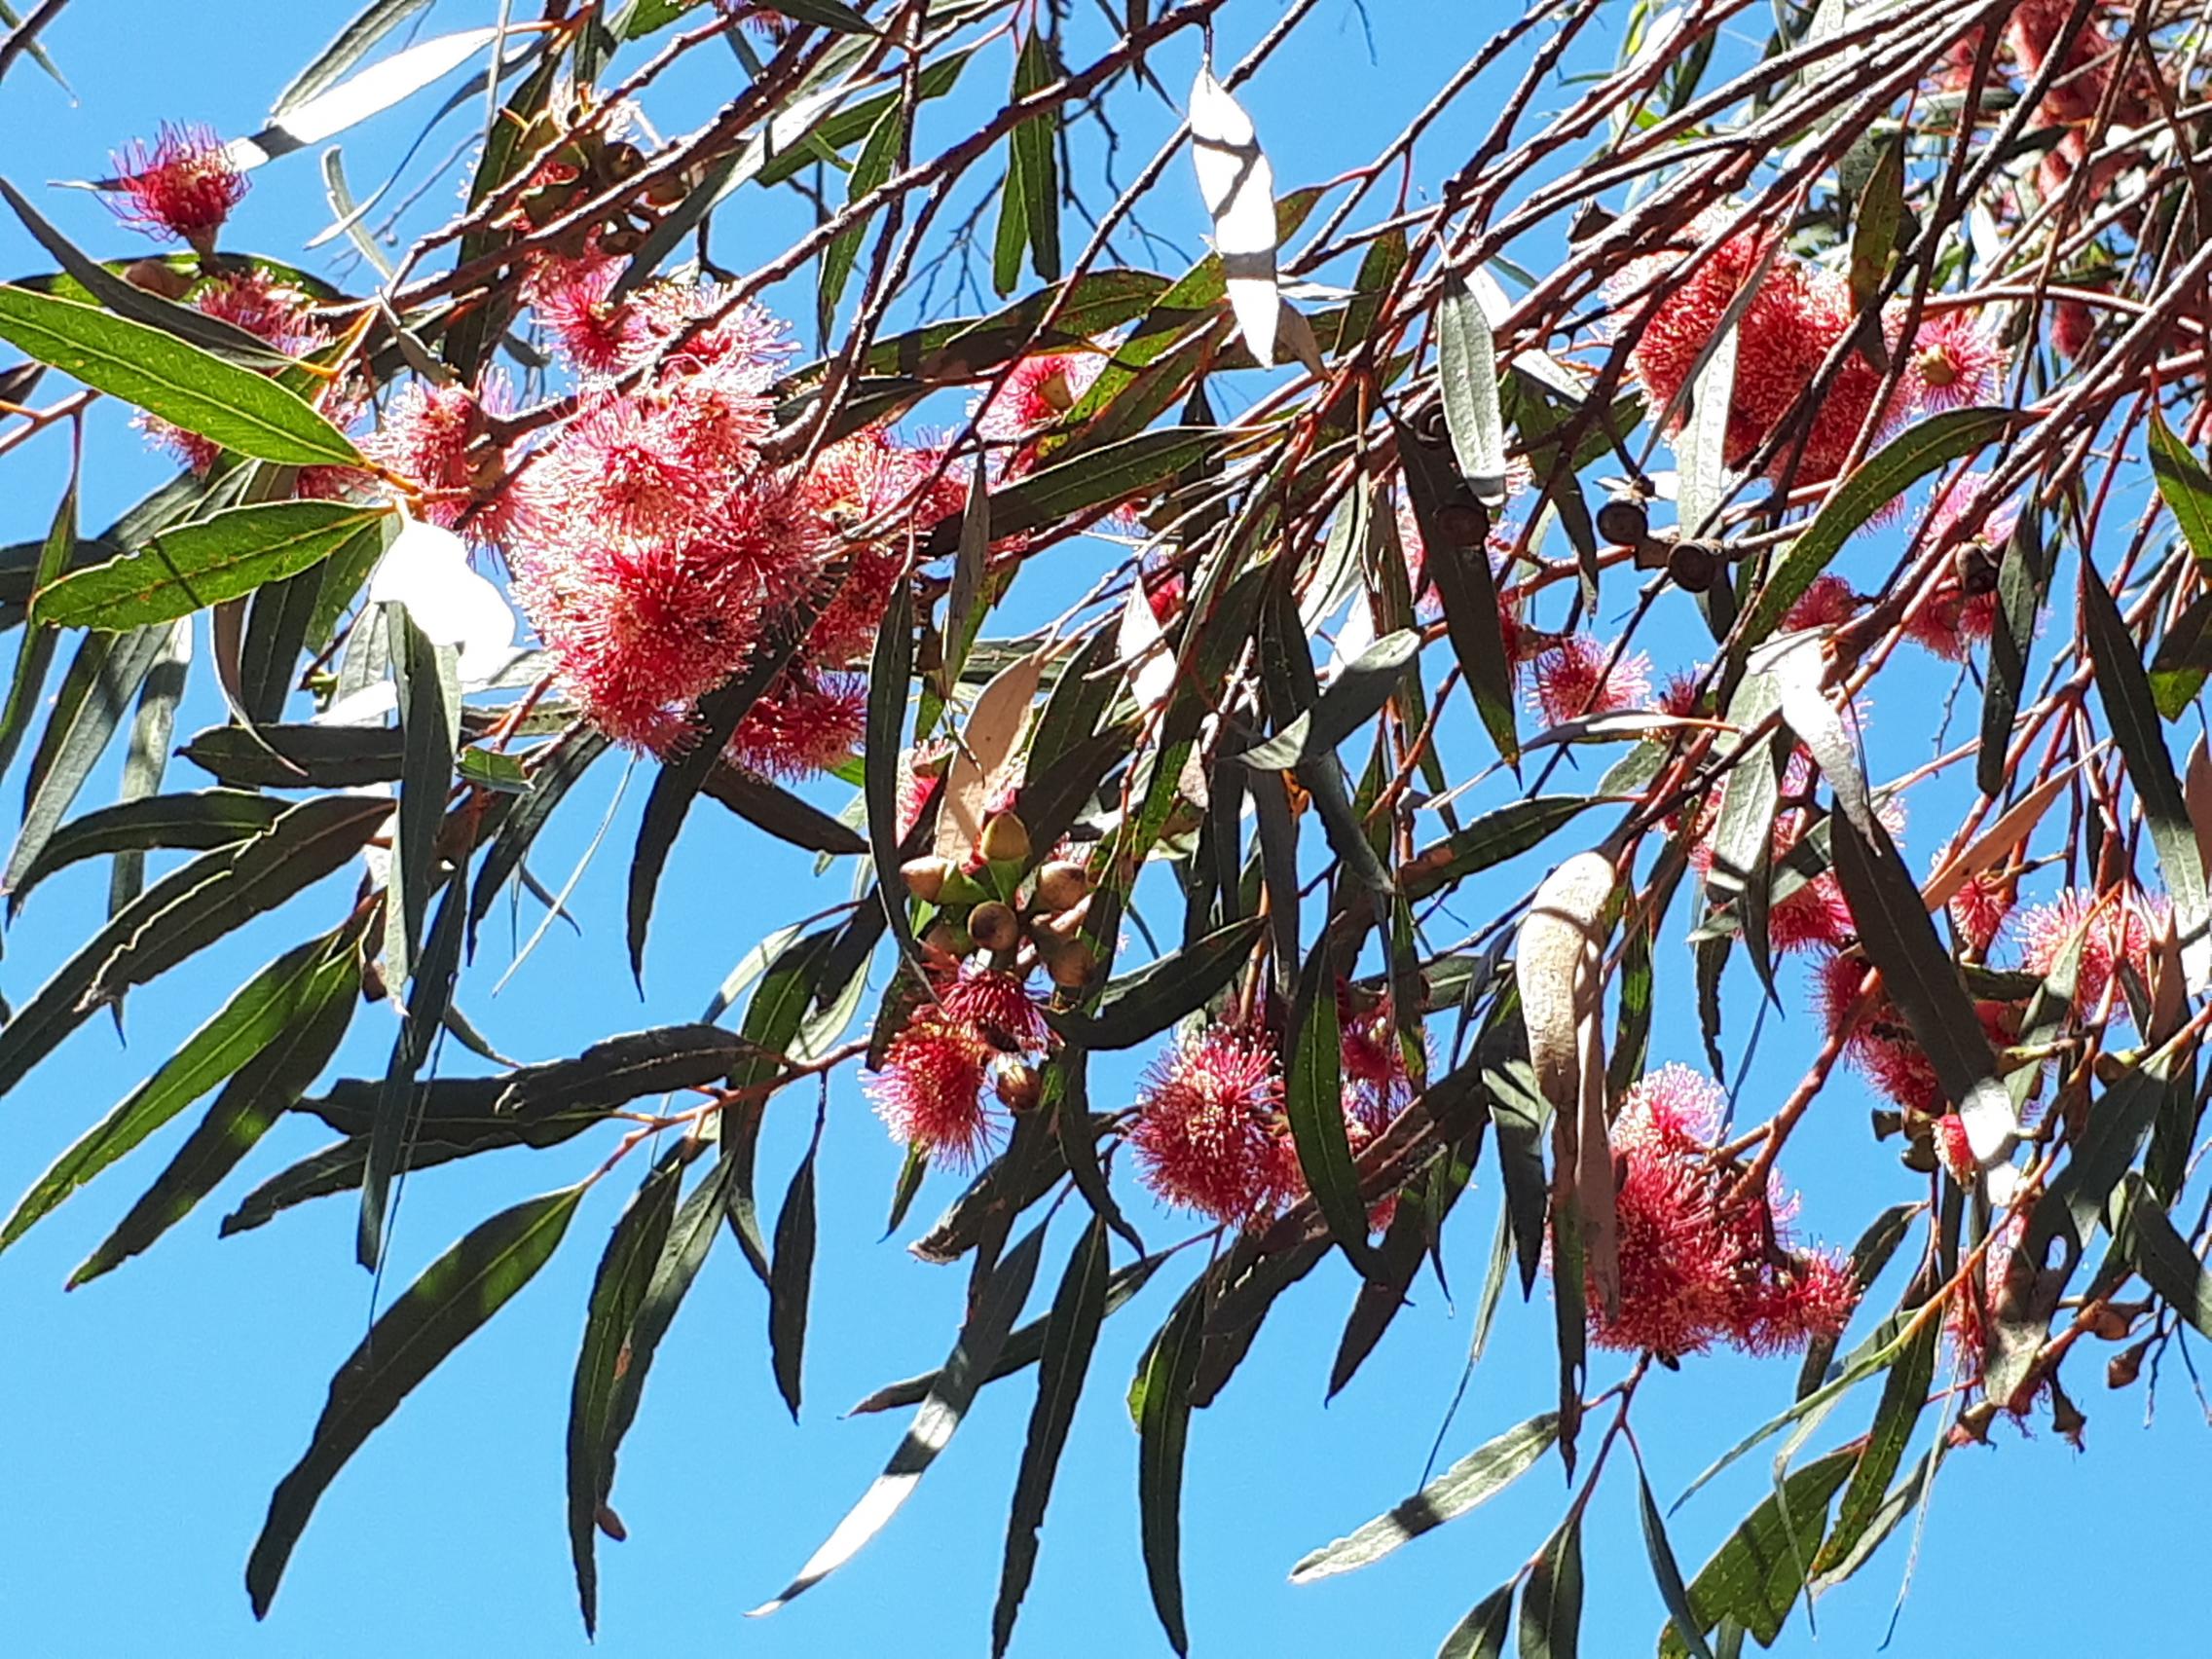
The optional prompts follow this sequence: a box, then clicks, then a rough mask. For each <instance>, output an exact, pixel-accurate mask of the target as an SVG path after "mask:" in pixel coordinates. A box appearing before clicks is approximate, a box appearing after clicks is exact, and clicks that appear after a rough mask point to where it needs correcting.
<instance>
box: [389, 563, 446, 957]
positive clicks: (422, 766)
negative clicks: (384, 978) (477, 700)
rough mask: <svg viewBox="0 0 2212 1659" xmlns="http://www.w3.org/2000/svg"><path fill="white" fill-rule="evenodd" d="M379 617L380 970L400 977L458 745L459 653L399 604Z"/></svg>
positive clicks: (427, 885)
mask: <svg viewBox="0 0 2212 1659" xmlns="http://www.w3.org/2000/svg"><path fill="white" fill-rule="evenodd" d="M384 616H385V628H386V632H387V636H388V637H389V639H390V641H391V671H392V679H393V681H394V682H395V685H396V688H397V696H398V701H399V743H400V769H399V811H398V812H397V813H396V814H395V815H394V816H393V819H392V838H391V865H390V875H389V877H388V879H387V882H386V887H385V892H386V899H385V935H384V940H385V971H386V973H387V975H389V976H390V977H391V978H392V979H393V980H394V981H395V982H400V981H405V980H406V979H408V978H410V977H413V975H414V972H415V957H416V953H417V952H418V951H419V950H420V949H421V948H422V944H423V929H424V926H425V924H426V923H427V920H428V916H429V909H430V894H431V891H432V889H433V888H434V887H435V885H436V882H437V863H438V852H437V843H438V833H439V830H440V829H441V827H442V826H443V825H444V823H445V816H446V801H447V798H448V797H449V796H450V795H451V794H452V793H453V759H454V751H455V750H456V749H458V748H459V747H460V745H461V658H460V653H459V652H458V651H457V650H456V649H455V647H454V646H452V645H438V644H435V643H433V642H432V640H431V639H430V637H429V636H428V634H426V633H425V632H424V629H423V627H422V626H421V625H420V624H419V623H418V622H417V620H416V618H415V616H414V614H413V613H412V612H411V611H410V610H409V609H408V608H407V607H406V606H404V605H388V604H387V605H386V606H385V607H384Z"/></svg>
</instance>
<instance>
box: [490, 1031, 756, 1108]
mask: <svg viewBox="0 0 2212 1659" xmlns="http://www.w3.org/2000/svg"><path fill="white" fill-rule="evenodd" d="M751 1047H752V1046H751V1045H750V1044H749V1043H747V1042H746V1040H745V1039H744V1038H742V1037H740V1036H738V1035H737V1034H736V1033H735V1032H733V1031H725V1030H723V1029H722V1028H721V1027H720V1026H719V1025H701V1024H686V1025H656V1026H654V1027H653V1028H652V1029H651V1030H649V1031H633V1032H630V1033H629V1034H628V1035H626V1036H621V1037H608V1038H607V1039H605V1040H604V1041H602V1042H598V1043H594V1044H593V1045H592V1046H591V1047H590V1048H588V1049H586V1050H585V1051H583V1052H582V1053H580V1054H578V1055H576V1056H575V1058H573V1059H568V1060H551V1061H548V1062H546V1063H545V1064H543V1065H535V1066H523V1067H521V1068H520V1069H518V1070H516V1071H513V1072H510V1073H508V1074H507V1076H506V1077H505V1078H504V1079H503V1080H502V1082H503V1083H504V1085H505V1087H504V1088H502V1089H501V1090H500V1092H499V1097H498V1102H497V1103H496V1104H495V1106H494V1107H493V1110H495V1111H498V1112H511V1113H513V1114H514V1115H515V1116H517V1117H520V1118H551V1117H558V1116H560V1115H562V1114H564V1113H569V1112H583V1111H601V1110H608V1109H611V1108H613V1107H616V1106H621V1105H625V1104H627V1103H628V1102H630V1101H632V1100H635V1099H637V1098H638V1097H639V1096H640V1095H642V1094H663V1093H667V1092H669V1091H671V1090H675V1089H680V1088H699V1087H701V1086H703V1085H706V1084H710V1083H717V1082H719V1081H720V1080H721V1079H722V1078H724V1077H727V1076H728V1075H729V1072H730V1068H731V1067H732V1066H734V1065H736V1064H737V1062H738V1060H739V1059H740V1058H741V1057H742V1056H743V1055H745V1054H746V1053H747V1052H749V1051H750V1050H751Z"/></svg>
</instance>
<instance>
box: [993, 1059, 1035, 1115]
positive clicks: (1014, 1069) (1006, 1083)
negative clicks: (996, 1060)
mask: <svg viewBox="0 0 2212 1659" xmlns="http://www.w3.org/2000/svg"><path fill="white" fill-rule="evenodd" d="M997 1088H998V1096H999V1104H1000V1105H1002V1106H1004V1107H1005V1108H1006V1109H1007V1110H1008V1111H1009V1112H1016V1113H1019V1112H1034V1111H1036V1110H1037V1102H1038V1101H1040V1100H1042V1099H1043V1098H1044V1097H1045V1084H1044V1080H1043V1079H1042V1078H1040V1077H1039V1076H1038V1075H1037V1068H1036V1067H1034V1066H1032V1065H1030V1064H1029V1063H1028V1062H1027V1061H1025V1060H1006V1061H1002V1062H1001V1063H1000V1065H999V1070H998V1080H997Z"/></svg>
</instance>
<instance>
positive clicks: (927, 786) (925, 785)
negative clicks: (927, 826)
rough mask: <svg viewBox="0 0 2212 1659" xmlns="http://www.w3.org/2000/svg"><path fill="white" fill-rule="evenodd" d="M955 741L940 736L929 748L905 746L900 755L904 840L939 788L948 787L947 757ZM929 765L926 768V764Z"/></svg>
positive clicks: (900, 826)
mask: <svg viewBox="0 0 2212 1659" xmlns="http://www.w3.org/2000/svg"><path fill="white" fill-rule="evenodd" d="M951 753H952V749H951V745H949V744H947V743H945V742H943V741H941V740H940V741H938V742H934V743H931V744H929V745H927V746H926V747H925V748H918V749H906V750H902V751H901V752H900V755H899V839H900V840H902V841H903V840H904V839H905V838H906V837H907V836H908V835H911V834H912V833H913V832H914V826H915V825H917V824H919V823H920V822H921V821H922V814H923V813H925V812H927V811H928V810H929V805H930V802H931V801H932V800H933V799H935V798H936V795H937V792H938V791H939V790H940V789H942V788H943V787H944V765H943V762H944V759H945V757H946V756H949V755H950V754H951ZM925 767H927V768H929V769H928V770H924V768H925Z"/></svg>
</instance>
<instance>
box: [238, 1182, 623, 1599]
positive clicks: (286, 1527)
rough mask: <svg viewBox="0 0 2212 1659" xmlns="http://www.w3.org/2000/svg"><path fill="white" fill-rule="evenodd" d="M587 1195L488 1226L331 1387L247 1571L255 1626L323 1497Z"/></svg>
mask: <svg viewBox="0 0 2212 1659" xmlns="http://www.w3.org/2000/svg"><path fill="white" fill-rule="evenodd" d="M583 1195H584V1188H583V1187H582V1186H575V1187H567V1188H564V1189H562V1190H561V1191H560V1192H557V1193H547V1194H545V1195H544V1196H543V1197H540V1198H526V1199H525V1200H523V1202H521V1203H519V1204H516V1205H515V1206H513V1207H512V1208H511V1209H505V1210H501V1211H500V1212H499V1213H498V1215H496V1216H494V1217H492V1218H491V1219H490V1220H489V1221H486V1222H483V1223H481V1224H480V1225H479V1226H477V1227H476V1228H475V1229H474V1231H472V1232H471V1233H469V1234H468V1235H467V1236H465V1237H463V1238H462V1239H461V1241H460V1242H459V1243H457V1244H456V1245H454V1247H453V1248H452V1249H450V1250H448V1251H447V1252H446V1253H445V1254H444V1255H442V1256H440V1257H439V1258H438V1259H437V1260H436V1261H434V1262H432V1263H431V1264H430V1265H429V1266H428V1267H427V1268H425V1269H424V1271H423V1276H422V1277H421V1278H419V1279H417V1280H416V1281H415V1282H414V1283H413V1284H412V1285H410V1286H409V1287H408V1289H407V1293H406V1294H405V1295H404V1296H402V1297H401V1298H400V1299H399V1300H398V1301H397V1302H395V1303H393V1304H392V1305H391V1306H390V1308H388V1309H386V1310H385V1313H384V1315H383V1317H381V1318H379V1319H378V1320H377V1322H376V1323H375V1324H374V1325H372V1326H370V1327H369V1334H368V1335H367V1336H366V1337H364V1338H362V1340H361V1346H359V1347H357V1348H355V1349H354V1350H353V1352H352V1355H351V1357H350V1358H349V1359H348V1360H347V1361H346V1363H345V1364H344V1365H342V1366H340V1367H339V1369H338V1374H337V1376H335V1377H334V1378H332V1379H331V1383H330V1399H329V1402H328V1403H327V1404H326V1405H325V1406H324V1407H323V1409H322V1416H321V1418H320V1419H317V1420H316V1422H315V1425H314V1433H313V1436H312V1437H311V1438H310V1439H309V1441H308V1449H307V1452H306V1454H305V1455H304V1456H302V1457H301V1458H300V1460H299V1462H298V1463H297V1464H295V1465H294V1466H293V1469H292V1472H291V1473H290V1474H288V1475H286V1476H285V1477H284V1479H283V1480H282V1481H281V1482H279V1483H278V1485H277V1487H276V1494H275V1495H274V1496H273V1497H272V1498H271V1499H270V1500H269V1518H268V1520H267V1521H266V1522H265V1523H264V1524H263V1526H262V1529H261V1536H260V1537H259V1538H257V1539H256V1540H255V1541H254V1546H253V1556H252V1558H251V1559H250V1560H249V1561H248V1562H247V1563H246V1569H245V1583H246V1593H247V1594H248V1595H249V1596H250V1597H251V1598H252V1601H253V1615H254V1617H255V1618H263V1617H266V1616H267V1614H268V1612H269V1604H270V1602H271V1600H272V1599H273V1598H274V1597H275V1596H276V1584H277V1580H278V1579H280V1578H281V1577H282V1576H283V1573H284V1564H285V1563H286V1562H287V1561H289V1560H290V1559H291V1555H292V1548H293V1546H294V1545H295V1544H297V1543H298V1542H299V1540H300V1534H301V1533H302V1532H303V1531H305V1530H306V1529H307V1524H308V1517H309V1516H310V1515H311V1514H313V1511H314V1506H315V1504H316V1502H317V1501H318V1500H319V1499H320V1498H321V1496H322V1494H323V1492H324V1489H326V1488H327V1487H328V1486H329V1485H330V1483H331V1481H332V1480H333V1479H335V1478H336V1477H337V1474H338V1471H339V1470H340V1469H342V1468H344V1467H345V1466H346V1463H347V1460H348V1459H349V1458H350V1457H351V1456H353V1454H354V1453H355V1452H357V1451H359V1450H360V1449H361V1446H362V1444H363V1443H364V1442H365V1441H366V1440H367V1439H368V1437H369V1436H370V1434H372V1433H373V1432H375V1430H376V1429H377V1427H378V1426H379V1425H380V1424H382V1423H383V1422H384V1420H385V1419H387V1418H388V1417H390V1416H391V1414H392V1413H393V1412H394V1411H396V1410H398V1408H399V1402H400V1401H401V1400H403V1399H405V1398H406V1397H407V1395H408V1394H409V1393H410V1392H411V1391H412V1390H413V1389H414V1387H415V1386H416V1384H417V1383H421V1382H422V1381H423V1379H424V1378H425V1377H427V1376H429V1374H430V1373H431V1372H432V1371H433V1370H434V1369H436V1367H437V1365H438V1362H439V1361H440V1360H442V1359H444V1358H445V1357H446V1355H448V1354H449V1353H451V1352H453V1350H454V1349H455V1348H457V1347H459V1346H461V1344H462V1343H464V1342H466V1341H467V1340H468V1339H469V1338H470V1337H472V1336H474V1335H475V1334H476V1333H477V1332H478V1331H479V1330H481V1329H482V1328H483V1327H484V1324H485V1322H486V1321H487V1320H489V1319H490V1318H491V1317H492V1315H493V1314H495V1313H497V1312H498V1310H499V1309H501V1308H503V1307H504V1306H505V1305H506V1303H507V1301H508V1299H509V1298H511V1297H512V1296H513V1295H514V1294H515V1292H516V1291H518V1290H520V1289H521V1288H522V1287H523V1286H524V1285H526V1284H528V1283H529V1282H530V1281H531V1279H532V1277H533V1276H535V1273H536V1272H537V1270H538V1269H539V1268H542V1267H543V1266H544V1265H545V1263H546V1260H547V1259H548V1258H549V1257H550V1256H551V1255H552V1254H553V1251H554V1247H555V1246H556V1245H558V1244H559V1243H560V1242H561V1235H562V1234H564V1233H566V1232H567V1231H568V1227H569V1219H570V1217H571V1216H572V1215H574V1214H575V1210H576V1200H577V1199H579V1198H582V1197H583Z"/></svg>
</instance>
